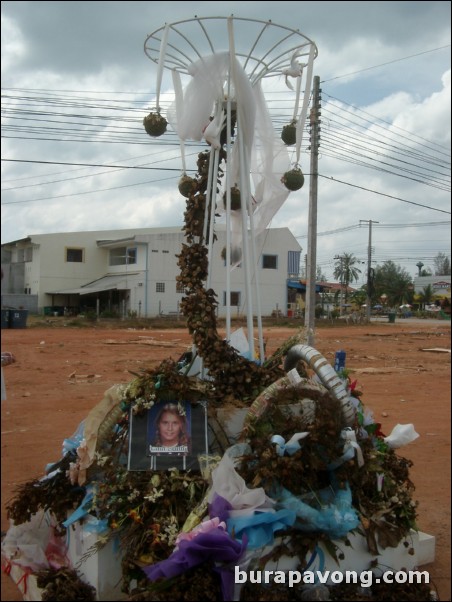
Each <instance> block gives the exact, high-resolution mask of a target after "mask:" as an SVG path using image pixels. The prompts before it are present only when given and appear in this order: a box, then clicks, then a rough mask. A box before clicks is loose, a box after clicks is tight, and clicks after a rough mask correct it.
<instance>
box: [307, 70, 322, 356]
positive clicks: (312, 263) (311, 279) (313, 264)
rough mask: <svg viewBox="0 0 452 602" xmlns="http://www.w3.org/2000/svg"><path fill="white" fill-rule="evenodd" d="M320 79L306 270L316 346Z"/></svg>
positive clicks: (313, 118) (311, 334) (316, 80)
mask: <svg viewBox="0 0 452 602" xmlns="http://www.w3.org/2000/svg"><path fill="white" fill-rule="evenodd" d="M320 92H321V90H320V77H319V76H318V75H315V76H314V83H313V91H312V109H311V117H310V125H311V177H310V179H309V183H310V184H309V222H308V223H309V226H308V254H307V258H308V263H307V270H306V313H305V320H304V324H305V326H306V330H307V343H308V345H310V346H311V347H312V346H314V329H315V284H316V282H315V280H316V271H317V186H318V179H319V173H318V160H319V145H320V119H319V116H320Z"/></svg>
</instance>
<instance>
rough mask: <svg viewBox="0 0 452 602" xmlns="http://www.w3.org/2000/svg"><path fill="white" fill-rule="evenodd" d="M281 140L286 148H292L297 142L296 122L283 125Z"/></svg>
mask: <svg viewBox="0 0 452 602" xmlns="http://www.w3.org/2000/svg"><path fill="white" fill-rule="evenodd" d="M281 140H282V141H283V142H284V144H286V145H287V146H293V145H294V144H295V143H296V141H297V122H296V121H292V122H291V123H289V124H288V125H285V126H284V127H283V129H282V132H281Z"/></svg>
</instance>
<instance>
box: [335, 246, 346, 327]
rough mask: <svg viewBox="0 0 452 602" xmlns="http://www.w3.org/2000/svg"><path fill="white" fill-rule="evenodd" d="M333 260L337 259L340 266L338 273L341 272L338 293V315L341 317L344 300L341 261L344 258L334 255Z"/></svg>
mask: <svg viewBox="0 0 452 602" xmlns="http://www.w3.org/2000/svg"><path fill="white" fill-rule="evenodd" d="M334 259H339V265H340V272H341V278H340V291H339V315H340V316H342V312H343V307H342V305H343V300H344V283H343V282H344V273H343V261H344V256H343V255H335V256H334Z"/></svg>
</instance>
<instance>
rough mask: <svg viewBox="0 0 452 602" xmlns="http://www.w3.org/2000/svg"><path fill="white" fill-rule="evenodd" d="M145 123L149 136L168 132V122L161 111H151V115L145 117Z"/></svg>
mask: <svg viewBox="0 0 452 602" xmlns="http://www.w3.org/2000/svg"><path fill="white" fill-rule="evenodd" d="M143 125H144V129H145V130H146V132H147V133H148V134H149V136H153V137H154V138H158V136H161V135H162V134H164V133H165V132H166V126H167V125H168V122H167V121H166V119H165V118H164V117H162V115H160V113H149V115H147V116H146V117H145V118H144V119H143Z"/></svg>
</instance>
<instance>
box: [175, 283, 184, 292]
mask: <svg viewBox="0 0 452 602" xmlns="http://www.w3.org/2000/svg"><path fill="white" fill-rule="evenodd" d="M176 293H185V287H184V285H183V283H182V282H176Z"/></svg>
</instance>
